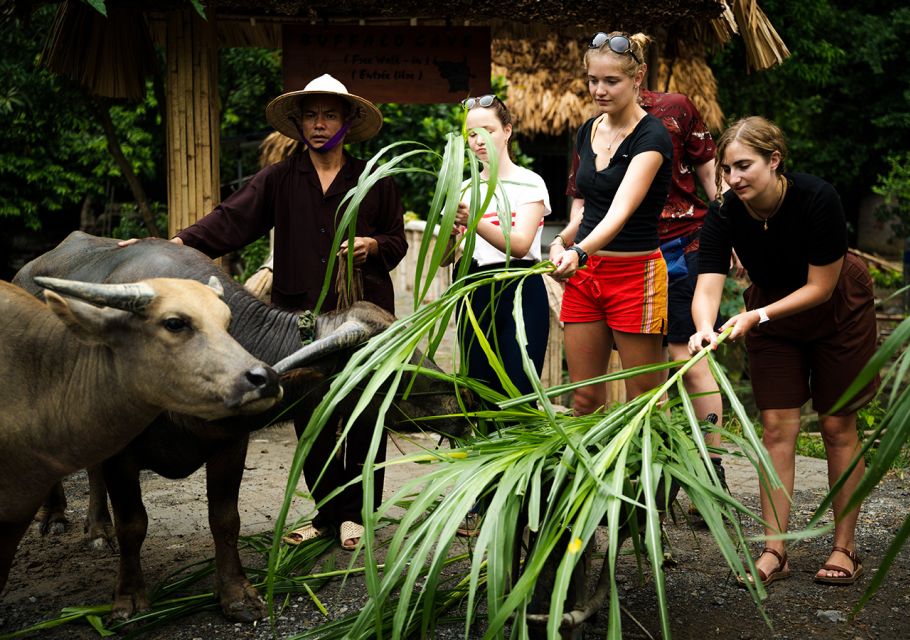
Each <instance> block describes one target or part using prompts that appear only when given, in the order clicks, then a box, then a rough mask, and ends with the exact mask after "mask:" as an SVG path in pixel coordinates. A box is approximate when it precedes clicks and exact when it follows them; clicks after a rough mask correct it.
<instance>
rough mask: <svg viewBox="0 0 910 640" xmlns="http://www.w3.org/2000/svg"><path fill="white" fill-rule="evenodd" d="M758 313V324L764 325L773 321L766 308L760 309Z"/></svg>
mask: <svg viewBox="0 0 910 640" xmlns="http://www.w3.org/2000/svg"><path fill="white" fill-rule="evenodd" d="M756 311H758V324H763V323H765V322H767V321H768V320H770V319H771V318H769V317H768V312H767V311H765V308H764V307H759V308H758V309H756Z"/></svg>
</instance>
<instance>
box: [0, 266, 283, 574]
mask: <svg viewBox="0 0 910 640" xmlns="http://www.w3.org/2000/svg"><path fill="white" fill-rule="evenodd" d="M36 284H37V285H39V286H43V287H47V288H49V289H54V290H56V292H57V293H55V292H54V291H46V293H45V298H46V301H47V304H46V305H45V304H43V303H41V302H40V301H39V300H38V299H37V298H35V297H34V296H32V295H29V294H28V293H26V292H25V291H23V290H21V289H20V288H18V287H14V286H13V285H11V284H9V283H7V282H0V317H2V318H3V325H4V326H3V331H0V406H2V407H3V411H0V451H3V464H2V465H0V592H2V590H3V587H4V585H5V584H6V579H7V577H8V575H9V569H10V565H11V564H12V560H13V556H14V554H15V551H16V546H17V545H18V542H19V540H20V539H21V537H22V534H23V533H24V532H25V530H26V528H27V527H28V524H29V522H31V520H32V517H33V516H34V515H35V512H36V511H37V509H38V507H39V506H40V505H41V502H42V501H43V500H44V498H45V496H47V493H48V491H49V490H50V489H51V487H52V486H53V485H54V483H56V482H58V481H59V480H60V479H61V478H62V477H63V476H65V475H67V474H69V473H72V472H74V471H77V470H78V469H81V468H83V467H85V466H87V465H94V464H98V463H99V462H101V461H102V460H104V459H105V458H107V457H109V456H111V455H113V454H114V453H116V452H117V451H119V450H120V449H121V448H122V447H124V446H125V445H126V444H127V443H128V442H129V441H130V440H131V439H132V438H133V437H134V436H135V435H136V434H138V433H139V432H140V431H142V430H143V429H144V428H145V427H146V426H147V425H148V424H149V423H150V422H151V421H152V420H153V419H154V418H155V416H157V415H158V414H159V413H160V412H161V411H162V410H163V409H167V410H174V411H181V412H184V413H190V414H193V415H196V416H201V417H203V418H206V419H216V418H221V417H223V416H228V415H231V414H235V413H238V412H244V411H258V410H263V409H267V408H269V407H270V406H272V405H273V404H274V403H275V401H276V400H277V399H278V398H279V397H280V394H281V388H280V386H279V385H278V375H277V374H276V373H275V372H274V371H273V370H272V369H271V368H270V367H266V366H264V365H263V364H262V363H261V362H259V361H258V360H256V359H255V358H253V357H252V356H251V355H250V354H249V353H247V352H246V351H244V350H243V348H242V347H241V346H240V345H239V344H237V342H236V341H235V340H233V339H232V338H231V337H230V336H229V335H228V333H227V327H228V322H229V320H230V311H229V310H228V307H227V305H225V304H224V302H222V301H221V300H220V298H219V295H220V293H221V291H220V290H221V286H220V284H218V281H217V280H216V281H215V282H214V284H215V287H214V289H216V290H217V293H216V290H213V288H209V287H207V286H205V285H201V284H199V283H198V282H192V281H181V280H173V279H155V280H147V281H145V282H141V283H136V284H129V285H127V284H121V285H98V284H88V283H82V282H70V281H65V280H57V279H54V278H36ZM83 300H85V301H87V302H84V301H83ZM89 303H93V304H89ZM95 305H104V306H95Z"/></svg>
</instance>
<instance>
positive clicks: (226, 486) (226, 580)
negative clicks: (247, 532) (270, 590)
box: [205, 438, 268, 622]
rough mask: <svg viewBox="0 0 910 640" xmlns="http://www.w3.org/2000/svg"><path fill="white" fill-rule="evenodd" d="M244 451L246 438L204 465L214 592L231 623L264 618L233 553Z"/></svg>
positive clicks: (263, 608)
mask: <svg viewBox="0 0 910 640" xmlns="http://www.w3.org/2000/svg"><path fill="white" fill-rule="evenodd" d="M246 451H247V439H246V438H241V439H238V440H236V441H234V442H231V443H230V444H228V445H225V446H223V447H221V448H220V449H219V450H218V451H217V452H215V453H214V455H212V456H210V457H209V459H208V461H207V462H206V464H205V473H206V491H207V494H208V495H207V497H208V502H209V527H210V528H211V530H212V539H213V540H214V542H215V593H216V594H217V595H218V598H219V600H220V602H221V610H222V611H223V612H224V615H225V617H226V618H227V619H228V620H233V621H235V622H253V621H254V620H261V619H262V618H264V617H265V616H267V615H268V608H267V607H266V604H265V602H264V601H263V600H262V598H260V597H259V593H258V592H257V591H256V588H255V587H254V586H253V585H252V583H250V581H249V580H248V579H247V577H246V573H245V572H244V570H243V565H242V564H241V563H240V554H239V552H238V551H237V538H238V537H239V535H240V513H239V512H238V510H237V499H238V496H239V493H240V481H241V479H242V478H243V465H244V462H245V460H246Z"/></svg>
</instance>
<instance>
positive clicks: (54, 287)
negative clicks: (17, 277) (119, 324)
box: [35, 276, 155, 313]
mask: <svg viewBox="0 0 910 640" xmlns="http://www.w3.org/2000/svg"><path fill="white" fill-rule="evenodd" d="M35 282H36V283H37V284H38V285H40V286H42V287H44V288H45V289H50V290H51V291H54V292H56V293H59V294H62V295H65V296H70V297H72V298H79V299H80V300H85V301H86V302H91V303H92V304H97V305H100V306H104V307H113V308H114V309H121V310H123V311H130V312H132V313H142V312H143V311H144V310H145V309H146V308H147V307H148V306H149V304H151V302H152V300H154V299H155V290H154V289H153V288H152V287H151V285H148V284H145V283H144V282H136V283H132V284H97V283H94V282H79V281H77V280H63V279H61V278H48V277H45V276H39V277H36V278H35Z"/></svg>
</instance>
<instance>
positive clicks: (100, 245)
mask: <svg viewBox="0 0 910 640" xmlns="http://www.w3.org/2000/svg"><path fill="white" fill-rule="evenodd" d="M47 274H55V275H58V276H61V275H66V276H67V277H74V278H75V277H78V278H82V279H85V280H90V281H97V282H121V281H128V280H134V279H136V277H137V275H138V274H156V275H158V276H163V275H171V276H176V275H179V276H180V277H184V278H191V279H194V280H200V281H206V280H208V279H209V278H210V277H212V276H215V277H217V278H219V279H220V280H221V282H222V284H223V286H224V290H225V301H226V302H227V304H228V306H229V307H230V308H231V312H232V320H231V326H230V329H229V331H230V333H231V335H232V336H234V337H235V338H236V339H237V341H238V342H239V343H240V344H241V345H243V346H244V347H245V348H246V349H247V350H249V351H250V353H252V354H254V355H255V356H257V357H259V358H261V359H262V360H264V361H265V362H268V363H272V364H274V363H277V362H278V361H280V360H282V359H284V358H286V357H287V356H289V355H290V354H292V353H293V352H295V350H297V349H298V347H299V346H300V330H299V328H298V318H299V315H298V314H297V313H293V312H288V311H284V310H281V309H278V308H276V307H273V306H270V305H268V304H266V303H264V302H262V301H261V300H259V299H257V298H256V297H255V296H253V295H252V294H250V293H249V292H248V291H246V290H245V289H244V288H243V287H242V286H240V285H239V284H237V283H236V282H234V281H233V280H232V279H230V278H229V277H228V276H227V275H226V274H225V273H224V272H222V271H221V270H220V269H219V268H218V267H217V266H216V265H214V264H213V263H212V262H211V261H210V260H209V259H208V258H207V257H206V256H204V255H203V254H202V253H200V252H198V251H195V250H194V249H190V248H188V247H184V246H180V245H176V244H173V243H170V242H166V241H163V240H146V241H142V242H138V243H136V244H133V245H131V246H129V247H125V248H119V247H118V246H117V241H116V240H111V239H106V238H97V237H94V236H90V235H87V234H84V233H80V232H75V233H73V234H71V235H70V236H69V237H67V238H66V240H64V241H63V242H62V243H61V244H60V245H58V246H57V247H56V248H55V249H53V250H52V251H50V252H49V253H47V254H45V255H43V256H41V257H39V258H37V259H36V260H34V261H32V262H31V263H29V264H28V265H26V266H25V267H23V269H22V270H21V271H20V272H19V274H17V276H16V279H15V282H17V283H18V284H19V285H20V286H23V287H24V288H26V289H28V290H30V291H35V286H34V284H33V280H34V277H35V276H40V275H47ZM393 320H394V317H393V316H392V315H391V314H389V313H387V312H386V311H384V310H382V309H381V308H379V307H377V306H375V305H372V304H370V303H366V302H361V303H357V304H355V305H354V306H352V307H351V308H350V309H348V310H346V311H344V312H332V313H327V314H323V315H320V316H319V318H318V322H317V326H316V337H317V343H318V344H332V343H336V344H335V346H334V347H329V348H321V347H318V346H317V347H316V348H315V349H316V351H317V353H315V354H314V353H311V354H310V355H309V357H310V360H311V362H309V364H307V366H306V368H304V369H299V368H298V369H295V370H293V371H291V372H290V373H288V374H287V375H284V376H282V386H283V387H284V390H285V398H284V401H283V402H282V403H280V407H276V408H275V409H273V410H272V411H271V412H268V413H266V414H262V416H257V417H256V418H254V419H250V420H246V422H245V428H246V430H253V429H257V428H260V427H262V426H264V425H266V424H267V423H268V421H269V420H270V419H271V414H272V413H275V412H276V411H278V410H283V409H284V408H285V407H287V406H291V405H293V411H294V412H296V413H297V415H308V413H309V412H310V411H312V408H313V407H315V405H316V404H317V403H318V402H319V400H320V399H321V398H322V396H323V395H324V392H325V389H326V388H327V387H326V385H327V384H328V381H327V379H328V377H329V376H331V375H332V374H334V373H336V372H337V371H340V370H341V368H343V366H344V364H345V363H346V361H347V358H348V357H349V356H350V354H351V353H352V350H351V348H350V346H349V345H350V342H351V340H346V341H345V340H342V341H341V342H340V343H337V341H335V340H334V337H337V336H338V334H339V331H343V330H344V329H346V328H349V327H350V326H352V325H353V326H355V327H360V328H361V329H360V330H359V331H355V332H354V335H355V339H362V338H364V337H368V336H369V335H372V334H375V333H378V332H379V331H381V330H383V329H384V328H385V327H387V326H388V325H389V324H390V323H391V322H392V321H393ZM357 336H359V338H358V337H357ZM330 350H332V353H328V351H330ZM422 364H423V366H424V367H435V365H433V364H432V363H431V362H429V361H424V362H423V363H422ZM297 366H300V365H297ZM437 370H438V369H437ZM374 404H377V406H378V403H374ZM395 407H396V411H395V412H393V413H394V415H392V414H390V415H389V416H387V422H388V420H391V421H392V422H393V423H400V422H401V421H406V420H409V419H411V418H414V417H422V416H428V415H440V414H454V413H457V412H459V411H460V408H459V399H458V397H457V396H456V395H455V393H454V389H453V386H452V385H451V384H448V383H444V382H441V381H439V380H438V379H434V378H432V377H430V376H426V375H418V376H416V378H415V380H414V386H413V391H412V393H411V394H410V396H409V398H408V399H404V400H403V399H401V398H399V399H398V401H397V402H396V403H395ZM374 415H375V414H374ZM363 419H365V420H372V418H371V417H370V416H369V412H368V413H367V414H366V415H364V417H363ZM237 422H238V421H237V420H223V421H218V422H212V423H208V424H204V423H203V422H202V421H199V420H196V419H193V418H190V417H189V416H183V415H177V414H173V413H170V414H163V415H161V416H159V417H158V419H156V420H155V421H154V422H153V423H152V425H151V426H150V427H149V428H147V429H146V430H145V431H144V432H143V433H142V434H141V435H139V436H138V437H137V438H136V439H135V440H134V441H133V442H132V443H131V444H130V445H129V446H128V447H127V448H125V449H124V450H123V451H121V452H120V453H119V454H117V455H116V456H113V457H112V458H110V459H109V460H107V461H106V462H105V463H104V465H103V471H104V478H105V480H106V481H107V486H108V491H109V495H110V499H111V505H112V507H113V510H114V516H115V522H116V535H117V541H118V543H119V546H120V570H119V576H118V580H117V586H116V590H115V596H114V597H115V600H114V608H113V613H114V615H115V616H119V617H129V616H130V615H132V614H133V613H134V612H136V611H138V610H141V609H143V608H146V607H147V606H148V598H147V595H146V587H145V584H144V579H143V575H142V568H141V564H140V556H139V552H140V548H141V545H142V542H143V540H144V538H145V532H146V526H147V522H148V520H147V516H146V512H145V508H144V506H143V504H142V497H141V491H140V486H139V471H140V470H141V469H151V470H152V471H155V472H156V473H159V474H161V475H163V476H165V477H168V478H184V477H186V476H188V475H189V474H191V473H193V472H194V471H196V470H197V469H198V468H199V467H200V466H202V465H203V464H205V465H206V487H207V497H208V511H209V525H210V528H211V531H212V537H213V539H214V543H215V563H216V571H215V590H216V593H218V595H219V599H220V602H221V607H222V610H223V612H224V614H225V616H227V617H228V618H229V619H231V620H237V621H251V620H255V619H259V618H261V617H263V616H264V615H265V614H266V612H267V611H266V608H265V605H264V603H263V602H262V600H261V599H260V598H259V595H258V593H257V592H256V590H255V589H254V588H253V586H252V585H251V584H250V582H249V581H248V580H247V578H246V574H245V572H244V570H243V567H242V566H241V563H240V557H239V555H238V553H237V537H238V535H239V529H240V516H239V513H238V509H237V497H238V492H239V489H240V481H241V478H242V475H243V464H244V460H245V457H246V451H247V443H248V435H247V433H244V434H243V435H242V436H238V429H237V426H238V425H237ZM390 426H395V425H394V424H393V425H390ZM464 426H465V424H464V422H463V421H456V420H452V421H438V420H436V421H433V427H434V429H437V430H440V431H443V432H447V433H451V434H454V433H458V432H460V431H461V430H463V429H464ZM96 475H97V474H92V473H91V472H90V478H92V477H95V476H96ZM92 484H93V489H92V493H91V497H92V504H91V506H90V509H89V516H88V517H89V523H88V531H89V534H90V536H92V537H95V538H99V539H100V537H103V536H104V532H105V526H108V527H109V523H110V517H109V515H108V514H107V506H106V501H105V500H104V499H103V497H104V494H103V491H101V490H98V489H96V488H95V487H98V483H97V482H94V481H93V483H92ZM57 495H58V497H59V495H62V490H61V491H60V492H59V493H58V494H57ZM54 513H60V514H62V509H61V508H60V507H59V506H57V507H51V508H49V509H48V515H47V518H48V519H49V520H53V519H54V518H55V517H56V516H54V515H53V514H54ZM60 517H62V515H61V516H60Z"/></svg>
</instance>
